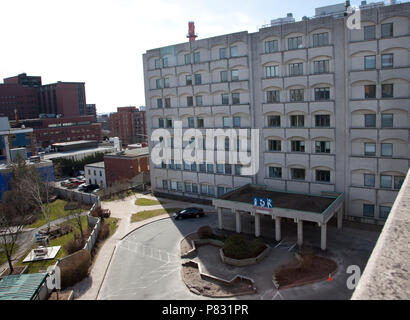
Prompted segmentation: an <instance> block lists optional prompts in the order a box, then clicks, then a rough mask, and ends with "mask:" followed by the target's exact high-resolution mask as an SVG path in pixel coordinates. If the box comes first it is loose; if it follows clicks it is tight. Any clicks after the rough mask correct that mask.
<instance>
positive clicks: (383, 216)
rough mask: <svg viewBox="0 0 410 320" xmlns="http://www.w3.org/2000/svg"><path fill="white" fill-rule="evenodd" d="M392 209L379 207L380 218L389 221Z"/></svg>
mask: <svg viewBox="0 0 410 320" xmlns="http://www.w3.org/2000/svg"><path fill="white" fill-rule="evenodd" d="M390 210H391V207H385V206H380V207H379V218H380V219H387V217H388V216H389V213H390Z"/></svg>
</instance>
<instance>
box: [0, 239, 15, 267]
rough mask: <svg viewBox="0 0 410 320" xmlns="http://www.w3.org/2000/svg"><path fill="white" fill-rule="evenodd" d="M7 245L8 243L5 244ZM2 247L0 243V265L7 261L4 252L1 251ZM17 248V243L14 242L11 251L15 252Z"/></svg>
mask: <svg viewBox="0 0 410 320" xmlns="http://www.w3.org/2000/svg"><path fill="white" fill-rule="evenodd" d="M7 246H8V247H10V244H9V243H8V244H7ZM3 248H4V244H3V243H2V244H0V265H2V264H3V263H6V262H7V257H6V253H5V252H4V251H3ZM18 249H19V246H18V244H17V243H16V244H14V248H13V253H16V252H17V250H18Z"/></svg>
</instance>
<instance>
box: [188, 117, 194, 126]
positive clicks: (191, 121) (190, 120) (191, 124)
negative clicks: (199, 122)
mask: <svg viewBox="0 0 410 320" xmlns="http://www.w3.org/2000/svg"><path fill="white" fill-rule="evenodd" d="M188 128H195V120H194V118H193V117H189V118H188Z"/></svg>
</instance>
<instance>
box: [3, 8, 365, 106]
mask: <svg viewBox="0 0 410 320" xmlns="http://www.w3.org/2000/svg"><path fill="white" fill-rule="evenodd" d="M342 2H344V1H342V0H336V1H334V0H312V1H310V0H309V1H308V0H288V1H283V0H265V1H263V0H236V1H233V0H207V1H198V0H191V1H188V0H185V1H182V0H169V1H167V0H149V1H136V0H70V1H66V0H18V1H16V0H0V22H1V29H0V79H3V78H6V77H10V76H14V75H17V74H19V73H23V72H25V73H27V74H28V75H36V76H42V81H43V83H44V84H47V83H52V82H57V81H78V82H85V83H86V85H85V89H86V96H87V103H95V104H96V105H97V112H99V113H101V112H112V111H115V110H116V108H117V107H121V106H129V105H134V106H140V105H145V97H144V80H143V69H142V54H143V53H144V52H145V51H147V50H149V49H154V48H158V47H162V46H167V45H171V44H177V43H182V42H186V41H187V39H186V34H187V32H188V21H191V20H192V21H195V27H196V33H197V34H198V35H199V38H198V39H201V38H207V37H212V36H218V35H222V34H227V33H233V32H240V31H249V32H256V31H257V27H260V26H262V25H263V24H267V23H269V21H270V20H271V19H275V18H279V17H284V16H286V14H287V13H288V12H292V13H293V15H294V17H295V18H296V19H297V20H300V18H301V17H302V16H304V15H306V16H313V15H314V8H316V7H321V6H325V5H330V4H336V3H342ZM368 2H371V1H368ZM351 3H352V5H358V4H359V3H360V1H358V0H357V1H351Z"/></svg>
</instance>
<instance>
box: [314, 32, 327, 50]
mask: <svg viewBox="0 0 410 320" xmlns="http://www.w3.org/2000/svg"><path fill="white" fill-rule="evenodd" d="M328 44H329V33H328V32H324V33H317V34H314V35H313V47H320V46H327V45H328Z"/></svg>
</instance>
